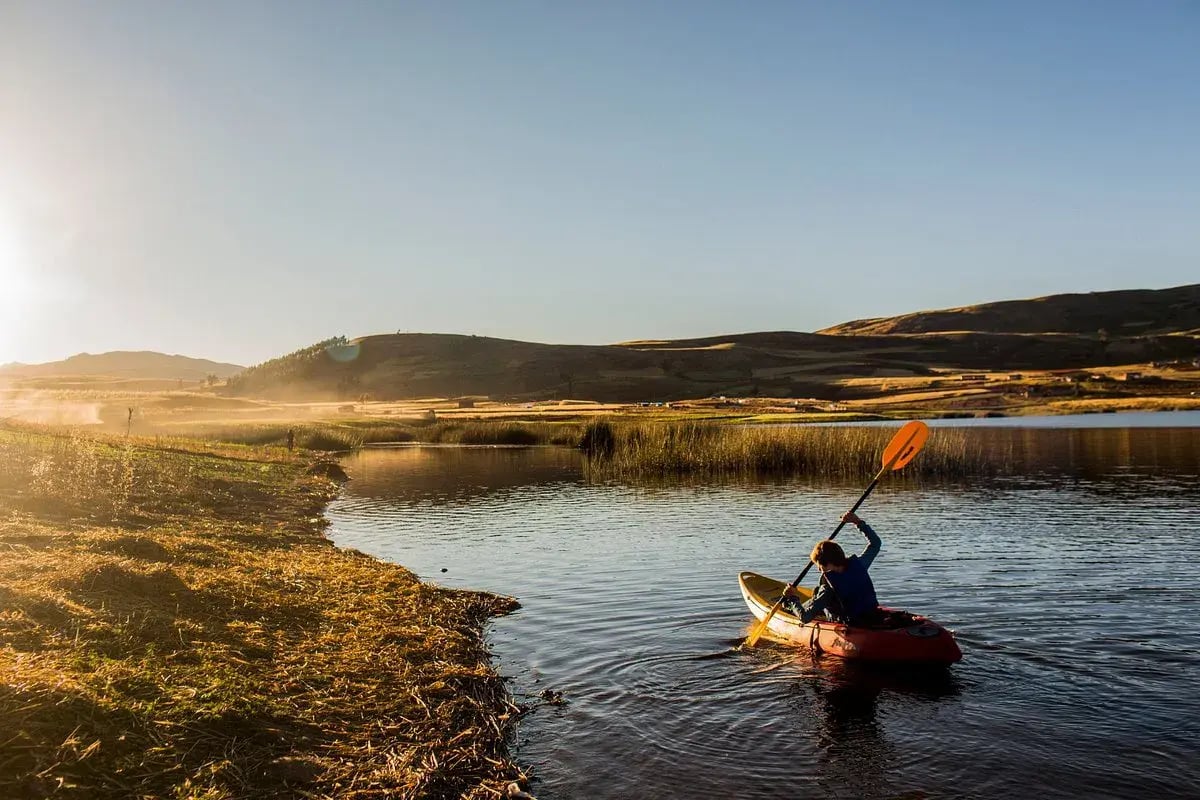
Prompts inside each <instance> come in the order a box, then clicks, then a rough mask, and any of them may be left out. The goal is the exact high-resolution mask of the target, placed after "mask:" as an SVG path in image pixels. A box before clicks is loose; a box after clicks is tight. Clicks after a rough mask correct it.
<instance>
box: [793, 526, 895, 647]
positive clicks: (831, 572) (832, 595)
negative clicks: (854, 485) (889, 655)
mask: <svg viewBox="0 0 1200 800" xmlns="http://www.w3.org/2000/svg"><path fill="white" fill-rule="evenodd" d="M842 522H849V523H853V524H854V525H855V526H856V527H857V528H858V529H859V530H860V531H862V534H863V536H865V537H867V549H866V550H863V551H862V554H861V555H857V556H850V557H849V558H847V557H846V553H845V552H844V551H843V550H842V548H841V547H840V546H839V545H838V544H837V543H836V542H834V541H831V540H829V539H826V540H824V541H822V542H817V546H816V547H814V548H813V551H812V555H811V556H810V558H811V559H812V562H813V564H815V565H816V567H817V569H819V570H820V571H821V582H820V584H819V585H818V586H817V590H816V591H815V592H814V593H813V596H812V599H811V600H809V601H808V602H807V603H803V604H802V603H801V602H800V601H799V599H798V598H793V597H788V598H787V599H786V600H784V604H783V607H784V608H785V609H786V610H788V611H789V612H791V613H792V614H795V615H796V616H798V617H800V619H801V620H803V621H804V622H808V621H810V620H812V619H813V618H814V617H816V616H817V615H818V614H820V613H821V612H822V611H827V612H828V613H829V615H830V616H832V617H833V618H834V619H838V620H841V621H842V622H846V623H849V624H851V625H869V624H871V623H872V622H873V621H876V620H877V619H878V618H879V616H880V611H879V600H878V599H877V598H876V597H875V586H874V584H872V583H871V576H870V575H868V574H867V568H868V567H870V566H871V562H873V561H874V560H875V556H876V555H878V554H879V549H880V548H881V547H882V546H883V542H881V541H880V539H879V536H878V534H876V533H875V531H873V530H871V526H870V525H868V524H867V523H866V522H864V521H863V520H861V519H859V517H858V516H857V515H855V514H854V512H853V511H850V512H847V513H846V514H845V515H843V516H842Z"/></svg>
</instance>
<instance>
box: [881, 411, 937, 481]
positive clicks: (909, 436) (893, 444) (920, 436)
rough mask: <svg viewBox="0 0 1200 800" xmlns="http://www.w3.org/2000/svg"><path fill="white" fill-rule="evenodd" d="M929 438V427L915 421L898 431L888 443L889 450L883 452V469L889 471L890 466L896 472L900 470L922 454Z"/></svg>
mask: <svg viewBox="0 0 1200 800" xmlns="http://www.w3.org/2000/svg"><path fill="white" fill-rule="evenodd" d="M928 438H929V426H928V425H926V424H925V423H924V422H921V421H920V420H918V419H914V420H913V421H912V422H910V423H908V424H907V425H905V426H904V427H903V428H901V429H900V430H898V431H897V432H896V435H895V436H893V437H892V440H891V441H890V442H888V446H887V448H886V449H885V450H884V451H883V468H884V469H887V468H888V467H889V466H890V467H891V468H892V469H894V470H896V469H900V468H901V467H903V466H904V465H905V464H907V463H908V462H910V461H912V460H913V459H914V458H915V457H916V455H917V453H919V452H921V448H922V447H924V446H925V440H926V439H928Z"/></svg>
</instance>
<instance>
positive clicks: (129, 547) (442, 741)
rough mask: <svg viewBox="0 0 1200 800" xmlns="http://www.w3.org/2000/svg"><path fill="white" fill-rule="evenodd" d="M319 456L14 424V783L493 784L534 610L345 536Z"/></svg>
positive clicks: (62, 787)
mask: <svg viewBox="0 0 1200 800" xmlns="http://www.w3.org/2000/svg"><path fill="white" fill-rule="evenodd" d="M318 466H320V465H319V464H315V463H314V462H313V460H312V459H310V458H308V457H299V456H293V455H290V454H288V453H287V451H286V450H284V449H282V448H277V447H270V448H249V447H245V446H238V445H219V444H211V443H209V444H205V443H187V442H183V441H172V442H171V443H170V444H169V446H161V445H159V446H156V445H155V443H154V442H153V441H152V440H138V439H136V438H135V439H128V440H126V439H123V438H121V439H117V438H106V437H93V436H86V435H83V434H81V433H78V432H62V431H56V430H52V429H37V428H33V427H23V428H11V427H4V426H0V553H3V555H4V557H3V558H2V559H0V730H3V731H4V734H3V735H0V765H2V766H0V797H5V798H9V797H11V798H24V797H48V796H54V797H64V798H152V797H153V798H158V797H171V798H177V799H179V800H182V799H184V798H187V799H189V800H226V799H227V798H229V799H231V798H268V797H272V798H273V797H308V798H331V797H338V798H355V799H358V800H362V799H365V798H384V797H404V798H437V799H438V800H440V799H441V798H459V797H466V798H493V797H499V796H501V795H502V794H503V793H504V789H505V787H506V786H507V785H508V783H509V782H510V781H513V780H519V779H520V778H521V775H520V773H519V771H518V770H517V768H516V767H515V766H513V764H512V762H511V761H510V760H509V758H508V756H507V751H506V739H507V733H508V727H507V725H508V723H509V722H510V721H511V720H512V719H513V718H515V717H516V716H519V714H520V713H521V709H519V708H517V707H515V706H513V705H512V704H511V703H510V701H509V699H508V697H507V696H506V693H505V689H504V686H503V683H502V681H501V679H500V678H499V677H498V676H497V675H496V674H495V673H494V672H493V671H492V669H491V668H490V666H489V664H488V653H487V649H486V647H485V644H484V642H483V639H482V636H481V626H482V624H483V622H484V621H485V620H486V619H487V618H489V617H490V616H492V615H494V614H498V613H504V612H505V611H507V610H509V609H511V608H512V607H514V603H513V601H511V600H509V599H507V598H502V597H497V596H494V595H488V594H480V593H472V592H459V591H448V590H444V589H439V588H436V587H433V586H430V585H427V584H424V583H421V582H420V581H419V580H417V579H416V578H415V576H413V575H412V574H411V573H410V572H408V571H407V570H405V569H403V568H401V567H399V566H394V565H389V564H385V563H382V562H379V561H377V560H375V559H373V558H370V557H367V556H365V555H363V554H361V553H356V552H353V551H344V550H338V549H337V548H334V547H333V546H332V545H331V544H330V543H329V541H328V540H326V539H325V538H324V537H323V535H322V525H323V521H322V517H321V510H322V508H323V506H324V504H325V503H326V502H327V501H328V500H329V499H330V498H331V497H332V496H333V494H334V492H335V491H336V485H335V484H333V483H331V482H330V481H328V480H326V479H323V478H321V477H319V476H318V473H320V472H321V471H320V470H319V469H316V467H318Z"/></svg>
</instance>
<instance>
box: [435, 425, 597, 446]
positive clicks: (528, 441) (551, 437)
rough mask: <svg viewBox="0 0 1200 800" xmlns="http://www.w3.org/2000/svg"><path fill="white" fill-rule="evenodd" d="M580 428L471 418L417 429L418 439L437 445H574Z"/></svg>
mask: <svg viewBox="0 0 1200 800" xmlns="http://www.w3.org/2000/svg"><path fill="white" fill-rule="evenodd" d="M581 433H582V428H581V427H580V426H579V425H577V424H570V423H556V422H503V421H488V420H477V421H476V420H473V421H470V422H438V423H435V424H433V425H430V426H428V427H426V428H422V429H417V430H416V431H415V436H416V439H417V441H421V442H430V443H437V444H470V445H525V446H529V445H547V444H557V445H566V446H569V447H575V446H577V445H578V444H579V437H580V435H581Z"/></svg>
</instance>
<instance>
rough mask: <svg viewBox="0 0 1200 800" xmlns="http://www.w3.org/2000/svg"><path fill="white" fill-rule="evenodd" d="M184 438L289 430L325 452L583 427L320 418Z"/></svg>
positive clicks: (509, 438)
mask: <svg viewBox="0 0 1200 800" xmlns="http://www.w3.org/2000/svg"><path fill="white" fill-rule="evenodd" d="M179 430H180V431H181V432H182V433H186V437H184V438H186V439H190V440H195V439H202V440H206V441H216V442H226V443H229V444H246V445H271V446H276V447H280V446H284V445H286V443H287V439H288V432H289V431H291V432H293V433H294V435H295V445H296V447H299V448H301V449H306V450H318V451H325V452H341V451H346V450H356V449H358V448H359V447H362V446H363V445H368V444H399V443H409V442H412V443H423V444H469V445H546V444H558V445H567V446H571V447H573V446H575V445H576V444H578V442H579V437H580V435H581V433H582V431H583V426H582V425H580V424H577V423H570V422H567V423H563V422H508V421H505V420H452V421H440V422H439V421H436V420H429V421H424V420H414V421H410V422H404V423H398V422H390V421H385V420H372V419H363V420H349V421H333V420H322V421H313V422H302V423H296V424H287V423H251V424H240V425H193V426H182V427H180V428H179Z"/></svg>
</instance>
